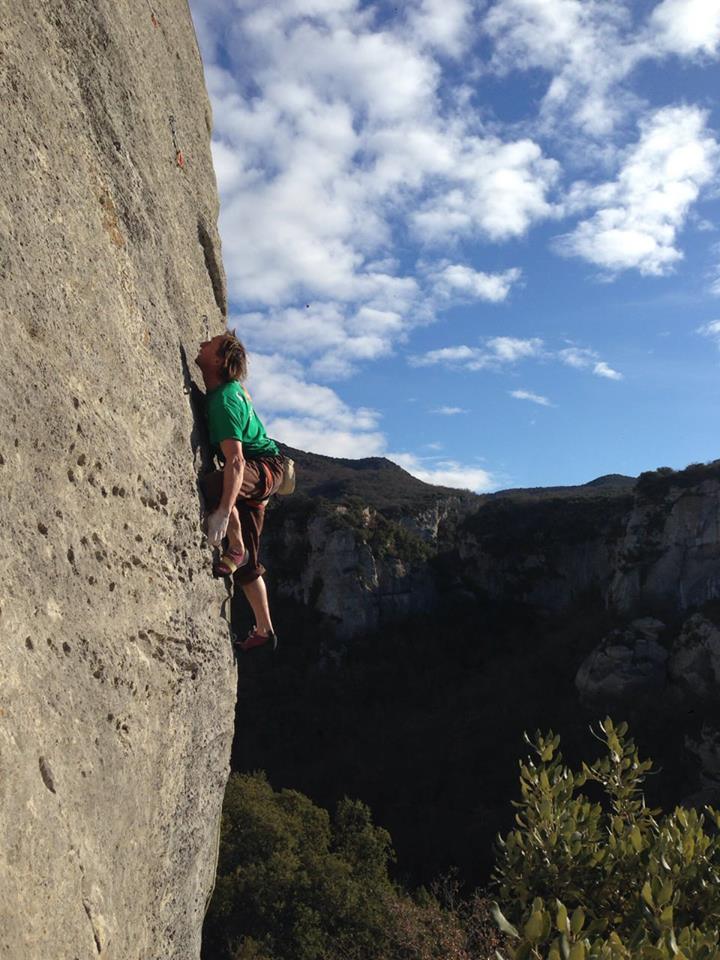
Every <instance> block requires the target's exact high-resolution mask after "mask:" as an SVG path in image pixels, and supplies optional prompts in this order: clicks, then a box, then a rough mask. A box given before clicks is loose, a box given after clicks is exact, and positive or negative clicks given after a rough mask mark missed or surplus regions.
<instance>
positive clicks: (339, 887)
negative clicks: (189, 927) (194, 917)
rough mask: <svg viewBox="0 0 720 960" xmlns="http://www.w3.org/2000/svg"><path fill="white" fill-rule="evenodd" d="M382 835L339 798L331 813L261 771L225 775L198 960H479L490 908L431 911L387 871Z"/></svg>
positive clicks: (422, 897) (491, 931)
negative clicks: (215, 861)
mask: <svg viewBox="0 0 720 960" xmlns="http://www.w3.org/2000/svg"><path fill="white" fill-rule="evenodd" d="M393 856H394V854H393V851H392V848H391V845H390V837H389V835H388V833H387V832H386V831H385V830H383V829H381V828H380V827H377V826H375V825H374V824H373V823H372V820H371V817H370V811H369V810H368V808H367V807H366V806H365V805H364V804H362V803H359V802H357V801H352V800H348V799H343V800H342V801H341V802H340V803H339V804H338V805H337V808H336V811H335V815H334V816H333V817H330V816H329V814H328V813H327V811H326V810H323V809H322V808H320V807H318V806H316V805H315V804H313V803H312V802H311V801H310V800H309V799H308V798H307V797H305V796H303V795H302V794H301V793H298V792H297V791H295V790H280V791H275V790H273V789H272V787H271V786H270V784H269V783H268V782H267V779H266V778H265V776H264V775H263V774H254V775H248V774H245V775H239V774H234V775H233V776H232V777H231V778H230V782H229V784H228V789H227V792H226V795H225V803H224V808H223V825H222V845H221V853H220V861H219V865H218V876H217V882H216V888H215V895H214V897H213V901H212V905H211V909H210V912H209V914H208V918H207V920H206V924H205V930H204V937H203V956H204V957H205V958H207V960H480V958H481V957H486V956H488V955H489V954H490V953H492V951H493V950H494V949H495V948H496V947H498V946H500V945H501V943H502V940H503V939H504V938H503V937H502V936H501V935H500V933H499V931H498V929H497V927H496V926H495V924H494V923H493V922H492V920H491V917H490V912H489V903H488V902H487V900H484V899H482V898H480V897H474V898H472V899H471V900H470V901H468V902H466V903H462V905H461V904H460V903H459V902H457V903H446V904H442V903H441V902H440V900H439V899H438V897H437V896H435V895H433V893H431V892H429V891H426V890H421V891H419V892H418V893H417V894H416V895H415V896H412V897H411V896H410V895H409V894H407V893H405V892H404V891H403V890H402V889H401V887H399V886H398V885H397V884H395V883H394V882H393V881H392V880H391V878H390V876H389V873H388V866H389V864H390V862H391V861H392V859H393Z"/></svg>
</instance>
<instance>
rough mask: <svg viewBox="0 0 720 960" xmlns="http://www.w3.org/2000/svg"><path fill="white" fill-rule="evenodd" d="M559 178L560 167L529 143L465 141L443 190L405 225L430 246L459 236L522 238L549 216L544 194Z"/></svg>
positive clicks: (421, 207) (436, 193)
mask: <svg viewBox="0 0 720 960" xmlns="http://www.w3.org/2000/svg"><path fill="white" fill-rule="evenodd" d="M559 173H560V165H559V164H558V163H557V162H556V161H555V160H551V159H548V158H547V157H545V156H544V155H543V152H542V149H541V148H540V147H539V146H538V145H537V144H536V143H534V142H533V141H532V140H517V141H515V142H512V143H503V142H502V141H500V140H498V139H496V138H486V139H483V140H480V139H478V138H474V137H473V138H467V139H466V140H465V142H464V144H463V145H462V148H461V150H460V151H459V152H458V153H457V155H456V157H455V158H454V162H453V167H452V170H450V171H448V174H447V183H446V186H445V189H444V190H443V189H438V190H437V191H436V192H435V194H434V195H433V196H431V197H430V198H429V199H428V200H427V201H425V203H423V204H422V205H421V206H420V208H419V210H418V211H417V212H415V213H413V214H412V217H411V223H412V225H413V227H414V230H415V233H416V235H417V236H418V238H419V239H421V240H423V241H424V242H426V243H434V244H437V243H443V242H447V241H448V240H450V239H453V238H456V237H459V236H463V235H469V236H474V235H480V236H486V237H489V238H490V239H491V240H495V241H501V240H507V239H509V238H511V237H520V236H523V235H524V234H525V233H527V231H528V230H529V228H530V226H531V225H532V224H533V223H535V222H537V221H539V220H544V219H546V218H547V217H550V216H552V215H554V212H555V210H554V207H553V205H552V204H551V203H550V202H549V201H548V199H547V194H548V192H549V191H550V190H551V188H552V187H553V185H554V184H555V182H556V180H557V179H558V176H559Z"/></svg>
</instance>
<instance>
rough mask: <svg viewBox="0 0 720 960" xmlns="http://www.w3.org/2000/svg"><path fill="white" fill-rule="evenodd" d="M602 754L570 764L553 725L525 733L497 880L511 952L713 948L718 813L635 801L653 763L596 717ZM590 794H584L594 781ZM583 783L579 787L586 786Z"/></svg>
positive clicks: (719, 868)
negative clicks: (525, 753)
mask: <svg viewBox="0 0 720 960" xmlns="http://www.w3.org/2000/svg"><path fill="white" fill-rule="evenodd" d="M599 739H600V740H601V741H602V742H603V744H604V745H605V748H606V755H605V756H603V757H602V758H601V759H599V760H597V761H595V763H593V764H591V765H587V764H583V766H582V768H581V769H580V770H579V771H577V772H573V771H571V770H570V769H569V768H568V767H567V766H565V765H564V763H563V761H562V756H561V754H560V753H559V752H558V747H559V742H560V740H559V737H556V736H553V735H552V733H550V734H549V735H548V736H541V735H540V734H537V735H536V737H535V740H533V741H528V742H529V743H530V746H531V747H532V749H533V753H534V757H533V758H532V759H529V760H528V761H527V762H525V763H523V764H521V767H520V786H521V792H522V800H521V802H520V803H519V804H518V805H517V806H518V808H519V809H518V814H517V829H516V830H514V831H512V832H511V833H510V834H508V836H507V837H506V838H505V840H504V841H503V842H502V843H501V845H500V850H499V855H498V863H497V867H496V875H495V880H496V884H497V889H498V894H499V899H500V902H501V904H502V912H501V909H500V908H499V907H497V908H496V919H497V921H498V923H499V925H500V927H501V929H502V930H503V931H504V932H505V933H506V934H507V935H508V936H509V938H510V943H511V948H510V949H509V950H508V951H506V952H507V953H509V954H510V956H511V957H512V958H513V960H525V958H528V957H531V958H547V960H585V958H603V960H604V958H608V960H615V958H618V960H620V958H633V960H635V958H639V960H665V958H667V960H670V958H676V960H683V958H687V960H705V958H708V960H709V958H716V957H720V945H719V936H718V927H719V925H720V834H719V833H718V831H719V830H720V814H718V812H716V811H715V810H713V809H711V808H709V807H708V808H706V810H705V812H704V813H698V812H697V811H695V810H686V809H684V808H682V807H678V808H676V809H675V810H674V811H673V812H672V813H671V814H669V815H667V816H659V812H658V811H654V810H650V809H648V808H647V806H646V805H645V800H644V797H643V793H642V784H643V781H644V779H645V777H646V776H647V775H648V774H650V773H651V771H652V763H651V762H650V761H648V760H640V758H639V755H638V751H637V749H636V747H635V745H634V743H633V742H632V740H630V739H628V737H627V726H626V725H625V724H621V725H619V726H618V727H615V726H614V725H613V723H612V721H610V720H605V722H604V723H602V724H601V725H600V732H599ZM585 786H588V787H589V788H590V791H594V793H595V794H596V795H597V794H599V795H600V798H599V799H592V793H590V795H588V793H584V792H583V790H582V788H583V787H585ZM590 791H589V792H590Z"/></svg>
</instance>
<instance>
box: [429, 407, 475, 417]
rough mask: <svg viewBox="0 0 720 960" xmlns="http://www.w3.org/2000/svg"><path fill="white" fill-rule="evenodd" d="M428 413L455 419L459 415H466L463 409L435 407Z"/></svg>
mask: <svg viewBox="0 0 720 960" xmlns="http://www.w3.org/2000/svg"><path fill="white" fill-rule="evenodd" d="M430 413H439V414H440V415H441V416H443V417H455V416H457V415H458V414H459V413H467V410H465V408H464V407H436V408H435V409H434V410H431V411H430Z"/></svg>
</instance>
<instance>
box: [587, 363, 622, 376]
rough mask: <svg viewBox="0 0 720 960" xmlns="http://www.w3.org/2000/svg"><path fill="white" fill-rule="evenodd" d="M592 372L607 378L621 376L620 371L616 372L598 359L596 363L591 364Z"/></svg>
mask: <svg viewBox="0 0 720 960" xmlns="http://www.w3.org/2000/svg"><path fill="white" fill-rule="evenodd" d="M592 372H593V373H594V374H595V376H596V377H605V378H606V379H607V380H622V378H623V375H622V374H621V373H618V371H617V370H613V368H612V367H611V366H609V365H608V364H607V363H605V361H604V360H600V361H598V363H595V364H593V370H592Z"/></svg>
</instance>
